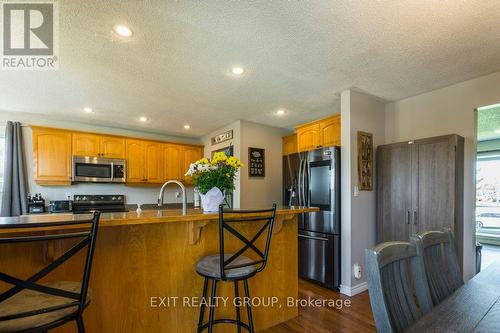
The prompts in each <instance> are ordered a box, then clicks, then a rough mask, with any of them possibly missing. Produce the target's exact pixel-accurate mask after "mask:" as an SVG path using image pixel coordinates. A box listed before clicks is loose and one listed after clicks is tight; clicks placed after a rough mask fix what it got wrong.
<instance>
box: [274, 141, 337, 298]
mask: <svg viewBox="0 0 500 333" xmlns="http://www.w3.org/2000/svg"><path fill="white" fill-rule="evenodd" d="M283 187H284V190H283V204H284V205H287V206H311V207H318V208H319V209H320V211H319V212H314V213H305V214H301V215H300V216H299V230H298V237H299V240H298V241H299V276H300V277H301V278H304V279H307V280H310V281H313V282H316V283H318V284H321V285H323V286H325V287H328V288H330V289H336V290H338V288H339V286H340V148H339V147H331V148H322V149H317V150H313V151H309V152H303V153H298V154H292V155H288V156H284V157H283Z"/></svg>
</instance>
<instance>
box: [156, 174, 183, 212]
mask: <svg viewBox="0 0 500 333" xmlns="http://www.w3.org/2000/svg"><path fill="white" fill-rule="evenodd" d="M168 184H177V185H179V187H180V188H181V190H182V215H186V213H187V209H186V201H187V198H186V188H185V187H184V185H183V184H182V183H181V182H180V181H177V180H169V181H167V182H166V183H165V184H163V186H162V187H161V189H160V196H159V197H158V207H161V206H163V194H164V193H165V189H166V188H167V185H168Z"/></svg>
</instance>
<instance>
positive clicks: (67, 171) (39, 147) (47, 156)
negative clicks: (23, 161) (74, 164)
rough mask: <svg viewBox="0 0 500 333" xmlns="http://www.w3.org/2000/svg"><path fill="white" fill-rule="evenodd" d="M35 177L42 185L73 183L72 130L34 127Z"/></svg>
mask: <svg viewBox="0 0 500 333" xmlns="http://www.w3.org/2000/svg"><path fill="white" fill-rule="evenodd" d="M32 141H33V178H34V179H35V181H36V182H37V183H39V184H41V185H66V184H70V183H71V132H68V131H64V130H57V129H52V128H43V127H32Z"/></svg>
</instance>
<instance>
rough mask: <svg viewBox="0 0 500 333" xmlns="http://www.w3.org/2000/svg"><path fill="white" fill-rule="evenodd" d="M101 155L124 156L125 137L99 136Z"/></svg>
mask: <svg viewBox="0 0 500 333" xmlns="http://www.w3.org/2000/svg"><path fill="white" fill-rule="evenodd" d="M99 146H100V153H101V154H102V155H101V156H104V157H108V158H125V139H124V138H120V137H115V136H101V137H100V144H99Z"/></svg>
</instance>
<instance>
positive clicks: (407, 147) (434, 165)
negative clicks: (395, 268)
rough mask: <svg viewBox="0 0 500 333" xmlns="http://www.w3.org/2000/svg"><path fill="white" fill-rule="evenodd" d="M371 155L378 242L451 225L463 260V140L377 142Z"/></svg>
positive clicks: (438, 138) (440, 137) (455, 137)
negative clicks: (373, 158) (374, 167)
mask: <svg viewBox="0 0 500 333" xmlns="http://www.w3.org/2000/svg"><path fill="white" fill-rule="evenodd" d="M376 154H377V182H376V184H377V243H380V242H386V241H392V240H408V239H409V237H410V236H411V235H412V234H414V233H418V232H421V231H425V230H441V229H443V228H450V229H451V230H452V232H453V234H454V237H455V247H456V249H457V254H458V260H459V263H460V264H462V258H463V241H464V240H463V180H464V172H463V164H464V138H463V137H461V136H459V135H455V134H453V135H445V136H439V137H433V138H426V139H418V140H411V141H407V142H402V143H395V144H388V145H382V146H378V148H377V153H376Z"/></svg>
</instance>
